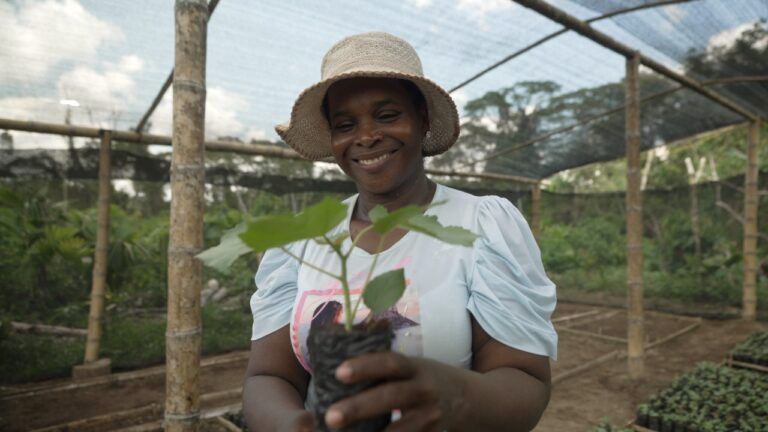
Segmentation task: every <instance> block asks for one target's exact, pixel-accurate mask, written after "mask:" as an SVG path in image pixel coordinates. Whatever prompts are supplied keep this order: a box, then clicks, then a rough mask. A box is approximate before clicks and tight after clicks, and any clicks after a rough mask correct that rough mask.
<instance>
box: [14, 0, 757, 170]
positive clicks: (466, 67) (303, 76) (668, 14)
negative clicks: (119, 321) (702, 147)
mask: <svg viewBox="0 0 768 432" xmlns="http://www.w3.org/2000/svg"><path fill="white" fill-rule="evenodd" d="M549 3H550V4H551V5H553V6H555V7H557V8H559V9H562V10H563V11H565V12H566V13H568V14H570V15H572V16H574V17H576V18H578V19H580V20H593V19H596V20H594V22H592V23H591V25H592V28H594V29H596V30H598V31H600V32H602V33H604V34H606V35H608V36H610V37H611V38H613V39H615V40H616V41H618V42H619V43H621V44H624V45H626V46H628V47H630V48H632V49H636V50H639V51H640V52H642V53H643V54H645V55H646V56H647V57H649V58H651V59H653V60H655V61H656V62H658V63H660V64H662V65H663V66H666V67H667V68H669V69H670V70H672V71H674V72H676V73H680V74H684V75H686V76H688V77H690V78H693V79H695V80H697V81H698V82H701V83H703V84H704V85H705V86H706V88H708V89H710V90H712V91H713V92H716V93H717V94H719V95H722V96H724V97H726V98H728V99H729V100H730V101H731V102H732V103H734V104H736V105H738V106H739V107H741V108H742V109H743V110H746V111H748V112H750V113H752V114H754V115H756V116H760V117H763V118H764V117H766V116H768V81H766V76H767V75H768V68H767V67H766V65H768V28H767V27H766V20H767V19H768V2H766V1H765V0H730V1H726V0H692V1H669V0H667V1H659V0H652V1H651V0H553V1H550V2H549ZM644 6H653V7H644ZM628 9H631V10H628ZM606 14H607V15H609V16H610V17H606V18H604V19H597V18H599V17H601V16H603V15H606ZM562 28H563V27H562V26H561V25H560V24H558V23H556V22H554V21H552V20H550V19H548V18H546V17H544V16H542V15H539V14H538V13H537V12H534V11H533V10H531V9H527V8H525V7H523V6H521V5H519V4H516V3H515V2H513V1H509V0H400V1H396V2H395V1H393V2H358V1H354V0H341V1H334V2H332V3H331V2H314V1H310V0H301V1H292V2H285V1H280V0H265V1H260V2H249V1H247V0H221V2H220V3H219V4H218V5H217V7H216V9H215V11H214V13H213V15H212V16H211V19H210V25H209V35H208V61H207V65H208V67H207V88H208V99H207V108H206V115H207V119H206V123H207V124H206V134H207V136H208V138H209V139H221V138H230V139H232V138H234V139H238V140H241V141H243V142H246V143H247V142H251V141H252V140H258V141H264V140H266V141H273V142H276V141H277V139H278V138H277V136H276V134H275V133H274V132H273V130H272V127H273V125H275V124H277V123H280V122H284V121H285V120H286V119H287V117H288V115H289V112H290V107H291V104H292V102H293V100H294V97H295V96H296V95H297V94H298V93H299V92H300V91H301V90H302V89H303V88H305V87H307V86H309V85H310V84H312V83H313V82H314V81H315V80H316V79H317V78H318V76H319V64H320V59H321V57H322V55H323V53H324V52H325V51H326V50H327V48H328V47H330V46H331V45H332V44H333V43H334V42H335V41H337V40H338V39H340V38H342V37H344V36H346V35H349V34H353V33H357V32H363V31H370V30H383V31H388V32H390V33H393V34H396V35H399V36H401V37H403V38H405V39H407V40H408V41H410V42H411V43H412V44H413V45H414V46H415V48H416V50H417V51H418V52H419V53H420V55H421V57H422V61H423V64H424V69H425V72H426V74H427V75H428V76H430V77H431V78H433V79H434V80H435V81H437V82H438V83H440V84H441V85H443V86H444V87H445V88H447V89H455V90H453V92H452V94H453V96H454V99H455V100H456V102H457V104H458V105H459V107H460V111H461V115H462V123H463V131H462V137H461V138H460V141H459V144H458V145H457V146H456V147H454V149H452V150H451V151H449V152H448V153H446V154H445V155H443V156H440V157H437V158H433V159H432V160H431V162H430V163H431V164H432V165H433V167H435V168H439V169H451V170H460V171H471V172H493V173H499V174H507V175H516V176H525V177H531V178H544V177H547V176H549V175H551V174H553V173H556V172H558V171H561V170H565V169H568V168H573V167H577V166H580V165H584V164H587V163H591V162H596V161H602V160H609V159H614V158H616V157H620V156H622V155H623V154H624V151H625V144H624V130H623V128H624V120H623V110H622V109H621V107H622V105H623V103H624V95H623V87H622V84H621V80H622V79H623V76H624V71H625V63H624V60H625V58H624V57H623V56H622V55H620V54H617V53H615V52H613V51H611V50H609V49H607V48H604V47H602V46H600V45H599V44H597V43H595V42H593V41H591V40H589V39H587V38H585V37H584V36H581V35H578V34H576V33H574V32H573V31H566V32H563V34H560V35H558V36H555V37H550V35H552V34H553V33H556V32H558V31H560V30H561V29H562ZM173 29H174V25H173V4H172V2H169V1H166V2H157V1H154V0H137V1H132V2H125V1H117V0H99V1H96V0H18V1H11V2H2V3H0V39H1V40H3V43H2V44H0V65H2V66H0V118H6V119H17V120H30V121H38V122H49V123H65V122H71V123H72V124H76V125H83V126H94V127H103V128H110V129H118V130H129V129H133V128H135V127H136V126H137V125H138V124H139V123H140V120H141V118H142V117H143V116H144V114H145V113H146V112H147V110H148V108H149V107H150V105H151V103H152V101H153V99H154V98H155V96H156V95H157V93H158V91H159V90H160V88H161V86H162V85H163V82H164V81H165V79H166V77H167V76H168V74H169V72H170V70H171V68H172V65H173ZM547 37H549V38H548V39H546V41H545V42H542V43H540V44H539V45H537V46H535V47H534V48H533V49H530V50H525V51H524V52H523V53H521V54H519V55H515V54H516V53H518V52H519V51H521V50H524V49H525V48H526V47H528V46H530V45H531V44H534V43H536V42H537V41H540V40H542V39H543V38H547ZM508 57H513V58H511V59H508V61H506V62H503V63H502V64H500V65H498V66H497V67H494V68H492V69H491V70H489V71H487V73H484V74H482V75H480V76H477V77H476V78H475V79H472V78H473V77H475V76H476V75H478V74H479V73H480V72H481V71H483V70H485V69H487V68H489V67H490V66H492V65H494V64H497V63H499V62H500V61H501V60H504V59H505V58H508ZM641 72H642V79H641V97H643V98H649V99H648V100H647V101H645V102H644V105H643V117H642V122H643V123H642V124H643V147H644V148H650V147H652V146H657V145H662V144H664V143H667V142H671V141H674V140H676V139H679V138H683V137H687V136H690V135H694V134H697V133H701V132H704V131H708V130H712V129H716V128H719V127H722V126H726V125H731V124H735V123H740V122H744V121H745V120H747V119H746V118H745V117H744V116H743V115H740V114H737V113H735V112H734V111H732V110H730V109H728V108H724V107H723V106H721V105H718V104H717V103H716V102H713V101H712V100H710V99H708V98H706V97H704V96H702V95H701V94H699V93H697V92H694V91H692V90H688V89H681V90H677V91H672V89H674V88H677V87H679V84H678V83H677V82H674V81H671V80H670V79H668V78H666V77H662V76H661V75H658V74H656V73H655V72H653V71H651V70H650V69H645V68H644V69H642V70H641ZM468 80H469V82H467V81H468ZM659 94H662V96H660V95H659ZM170 129H171V98H170V91H169V92H168V94H166V95H165V97H164V98H163V99H162V100H161V101H160V103H159V105H158V107H157V109H156V110H155V111H154V114H153V115H152V116H151V117H150V118H149V122H148V123H147V125H146V130H148V131H149V132H152V133H155V134H161V135H169V134H170ZM556 132H559V133H556ZM12 135H13V142H14V146H15V147H16V148H17V149H22V148H33V147H56V146H65V145H66V141H65V140H64V139H62V138H61V137H54V136H44V135H39V134H37V135H36V134H27V133H20V132H13V133H12ZM3 145H6V144H3ZM278 145H279V143H278Z"/></svg>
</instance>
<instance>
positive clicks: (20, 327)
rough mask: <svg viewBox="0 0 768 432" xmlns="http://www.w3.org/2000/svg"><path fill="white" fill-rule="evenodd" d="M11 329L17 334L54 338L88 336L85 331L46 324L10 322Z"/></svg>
mask: <svg viewBox="0 0 768 432" xmlns="http://www.w3.org/2000/svg"><path fill="white" fill-rule="evenodd" d="M11 329H12V330H13V331H15V332H17V333H32V334H49V335H54V336H70V337H83V336H87V335H88V331H87V330H85V329H79V328H72V327H63V326H56V325H46V324H30V323H25V322H18V321H11Z"/></svg>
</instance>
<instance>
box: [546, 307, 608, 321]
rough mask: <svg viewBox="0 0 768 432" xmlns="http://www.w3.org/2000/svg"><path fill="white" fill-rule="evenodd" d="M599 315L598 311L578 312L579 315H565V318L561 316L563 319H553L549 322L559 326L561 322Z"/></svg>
mask: <svg viewBox="0 0 768 432" xmlns="http://www.w3.org/2000/svg"><path fill="white" fill-rule="evenodd" d="M599 313H600V309H592V310H588V311H586V312H579V313H575V314H573V315H566V316H563V317H557V318H553V319H552V320H551V321H550V322H551V323H552V324H559V323H561V322H566V321H573V320H575V319H579V318H584V317H589V316H592V315H597V314H599Z"/></svg>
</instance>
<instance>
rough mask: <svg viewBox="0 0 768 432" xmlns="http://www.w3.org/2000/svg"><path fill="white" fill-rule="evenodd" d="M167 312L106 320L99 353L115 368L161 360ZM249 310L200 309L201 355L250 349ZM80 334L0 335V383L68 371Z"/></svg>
mask: <svg viewBox="0 0 768 432" xmlns="http://www.w3.org/2000/svg"><path fill="white" fill-rule="evenodd" d="M165 328H166V324H165V315H156V316H151V317H146V316H145V317H124V316H116V315H111V316H109V317H108V319H107V320H106V322H105V326H104V337H103V339H102V343H101V350H100V351H101V352H100V356H101V357H109V358H110V359H111V360H112V368H113V370H116V371H120V370H127V369H134V368H139V367H146V366H150V365H155V364H161V363H163V362H164V361H165ZM250 335H251V315H250V314H249V313H245V312H244V311H242V310H235V311H225V310H222V309H220V308H217V307H215V306H209V307H206V308H204V309H203V342H202V343H203V348H202V350H203V354H216V353H222V352H227V351H233V350H244V349H248V345H249V342H250ZM84 353H85V339H84V338H61V337H51V336H40V335H29V334H9V335H5V336H3V337H1V338H0V384H13V383H21V382H28V381H38V380H44V379H51V378H58V377H65V376H69V375H70V374H71V371H72V366H74V365H76V364H80V363H82V362H83V354H84Z"/></svg>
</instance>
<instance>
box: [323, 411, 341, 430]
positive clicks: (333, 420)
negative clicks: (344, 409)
mask: <svg viewBox="0 0 768 432" xmlns="http://www.w3.org/2000/svg"><path fill="white" fill-rule="evenodd" d="M343 419H344V415H343V414H341V411H339V410H336V409H332V410H328V412H327V413H325V424H327V425H328V426H331V427H339V426H341V421H342V420H343Z"/></svg>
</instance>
